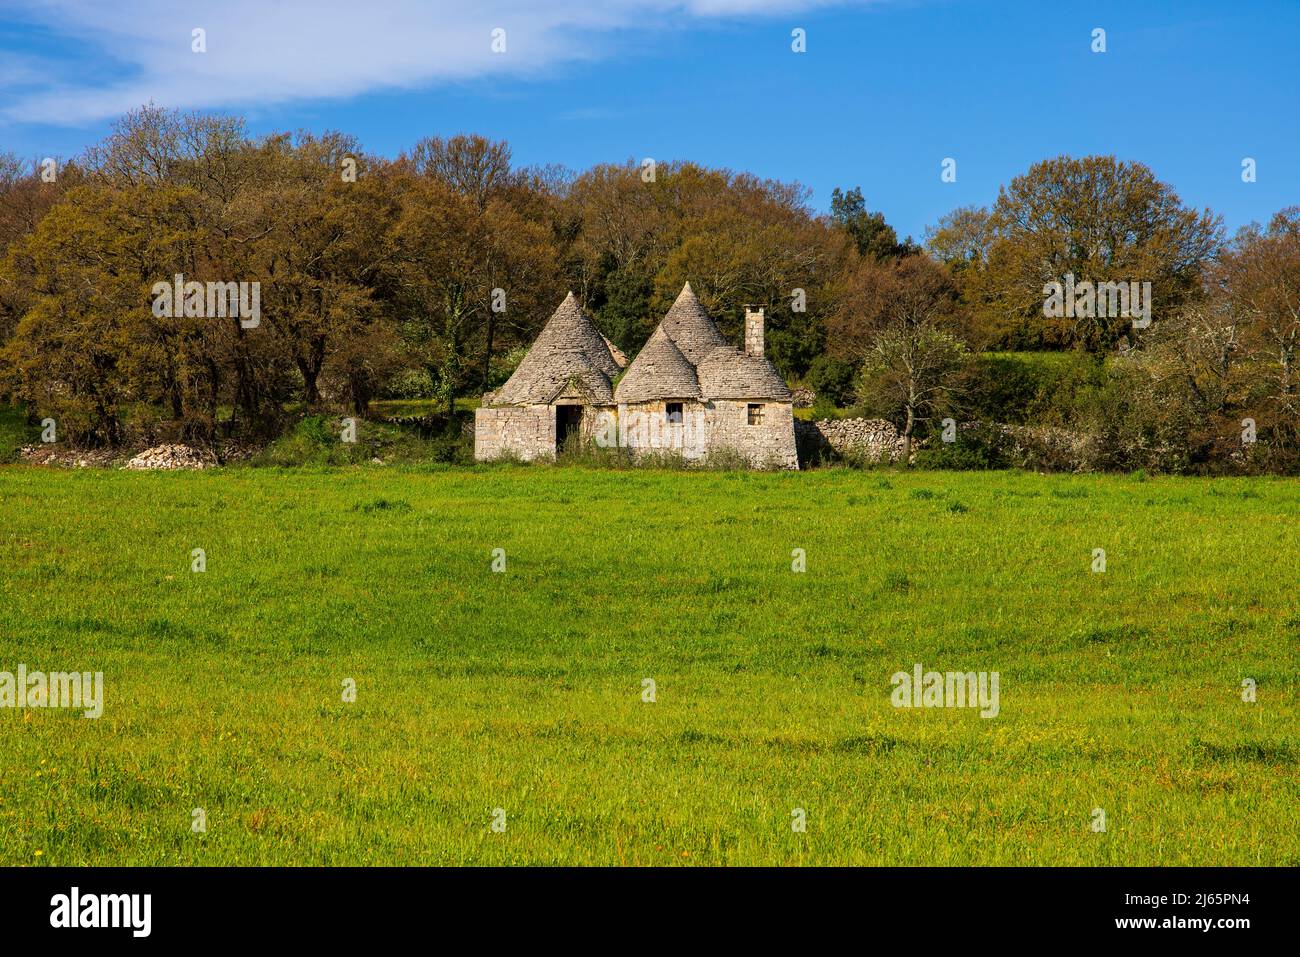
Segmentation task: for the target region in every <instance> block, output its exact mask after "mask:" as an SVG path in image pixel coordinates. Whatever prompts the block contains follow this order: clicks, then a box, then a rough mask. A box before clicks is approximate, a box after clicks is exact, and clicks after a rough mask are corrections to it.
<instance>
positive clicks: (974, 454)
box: [915, 423, 1010, 472]
mask: <svg viewBox="0 0 1300 957" xmlns="http://www.w3.org/2000/svg"><path fill="white" fill-rule="evenodd" d="M915 464H916V465H917V467H918V468H923V469H949V470H951V471H954V472H975V471H983V470H985V469H1004V468H1007V467H1009V465H1010V462H1008V460H1007V438H1006V435H1005V433H1004V432H1002V431H1001V430H1000V429H998V428H996V427H995V426H992V425H988V424H985V423H981V424H979V425H976V426H974V427H970V428H964V429H960V430H959V431H958V432H957V441H955V442H943V441H941V440H940V437H939V436H938V435H933V436H931V438H930V442H929V444H928V445H927V446H926V447H925V448H922V449H918V450H917V453H916V463H915Z"/></svg>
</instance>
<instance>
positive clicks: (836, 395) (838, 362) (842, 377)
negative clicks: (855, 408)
mask: <svg viewBox="0 0 1300 957" xmlns="http://www.w3.org/2000/svg"><path fill="white" fill-rule="evenodd" d="M856 374H857V369H855V368H854V366H853V363H851V362H848V361H846V360H844V359H836V358H833V357H831V356H826V355H821V356H818V357H817V358H816V359H814V360H813V361H812V365H810V366H809V367H808V374H807V375H806V376H804V382H805V383H806V384H807V385H808V388H810V389H812V390H813V392H815V393H817V402H818V403H819V404H820V403H822V402H828V403H829V404H830V405H831V406H833V407H841V408H842V407H843V406H846V405H849V404H851V403H852V402H853V400H854V393H853V379H854V376H855V375H856Z"/></svg>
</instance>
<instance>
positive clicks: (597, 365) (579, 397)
mask: <svg viewBox="0 0 1300 957" xmlns="http://www.w3.org/2000/svg"><path fill="white" fill-rule="evenodd" d="M616 356H617V358H616ZM620 359H622V353H619V352H618V350H616V349H614V347H613V346H612V345H611V344H610V342H609V341H608V340H607V339H605V337H604V336H602V335H601V334H600V330H598V329H597V328H596V325H595V323H593V322H592V321H591V319H590V318H588V316H587V314H586V313H585V312H583V311H582V307H581V306H579V305H578V300H577V299H576V298H574V295H573V293H569V295H568V296H566V297H565V299H564V302H562V303H560V307H559V308H558V309H556V310H555V313H554V314H553V315H552V316H551V318H550V319H548V320H547V322H546V325H545V326H543V327H542V331H541V332H540V333H539V334H538V336H537V340H536V341H535V342H534V343H533V347H532V348H531V349H529V350H528V355H526V356H524V361H523V362H521V363H519V368H517V369H515V372H514V375H512V376H511V377H510V378H509V380H508V381H507V382H506V384H505V385H503V386H502V387H501V388H500V389H498V390H497V391H496V392H489V393H487V394H486V395H484V396H483V403H482V405H481V406H480V407H479V408H478V409H477V410H476V411H475V413H474V457H475V458H476V459H480V460H482V459H495V458H500V457H502V456H514V457H516V458H519V459H522V460H524V461H530V460H532V459H535V458H540V457H547V456H553V455H555V453H556V452H558V451H559V450H560V449H562V448H563V447H564V444H565V443H566V442H567V441H569V440H570V439H571V438H572V437H573V436H574V435H591V434H592V432H593V430H594V429H595V428H596V424H597V416H598V414H599V413H600V411H601V410H605V411H607V412H612V411H613V405H614V387H613V385H612V381H611V380H612V379H613V377H614V376H616V375H618V373H619V372H620V370H621V369H622V368H623V366H624V365H626V359H623V361H622V362H620V361H619V360H620Z"/></svg>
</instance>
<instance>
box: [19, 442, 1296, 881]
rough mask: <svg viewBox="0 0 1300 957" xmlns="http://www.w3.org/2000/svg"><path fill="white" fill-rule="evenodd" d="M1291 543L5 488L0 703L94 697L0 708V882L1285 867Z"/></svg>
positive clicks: (411, 469) (1289, 816) (1123, 479)
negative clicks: (481, 870)
mask: <svg viewBox="0 0 1300 957" xmlns="http://www.w3.org/2000/svg"><path fill="white" fill-rule="evenodd" d="M1298 515H1300V483H1298V482H1296V481H1287V480H1272V479H1220V480H1201V479H1173V478H1159V479H1144V478H1143V477H1141V476H1133V477H1127V476H1101V475H1090V476H1077V477H1076V476H1040V475H1035V474H1019V473H977V474H960V473H943V472H914V473H907V472H899V471H875V472H872V471H867V472H862V471H852V470H847V469H826V470H821V471H816V472H810V473H804V474H758V473H746V472H734V473H733V472H682V471H656V470H632V471H622V472H619V471H604V470H599V469H590V468H581V467H574V468H557V467H545V466H539V467H517V466H500V467H473V468H452V467H417V466H359V467H358V466H349V467H332V468H327V467H320V468H304V469H278V468H227V469H219V470H213V471H208V472H197V473H170V474H167V473H129V472H122V471H116V470H101V469H84V470H77V471H69V470H56V469H42V468H35V467H25V466H6V467H3V468H0V671H3V670H7V671H15V670H16V668H17V666H18V665H19V664H20V663H22V664H25V665H26V666H27V668H28V669H29V670H36V669H40V670H44V671H59V670H83V671H102V672H103V673H104V676H105V685H106V690H105V703H104V714H103V716H102V717H101V718H99V719H97V720H90V719H86V718H84V717H82V716H81V713H80V712H79V711H76V712H68V711H59V710H53V709H44V710H41V709H32V710H20V709H0V755H3V765H4V783H3V787H0V864H6V865H13V864H31V865H46V864H49V865H82V864H97V865H104V864H140V865H166V864H307V865H312V864H352V865H365V864H614V865H617V864H627V865H647V864H688V865H689V864H808V865H821V864H901V865H922V864H949V865H964V864H1009V865H1028V864H1063V865H1082V864H1130V865H1139V864H1173V865H1190V864H1205V865H1208V864H1290V865H1296V864H1300V734H1298V731H1300V696H1298V695H1297V674H1298V669H1297V664H1298V661H1300V655H1298V653H1297V646H1298V643H1300V587H1298V585H1297V580H1298V576H1297V570H1298V557H1300V551H1298V550H1297V522H1296V519H1297V516H1298ZM195 548H201V549H203V550H204V551H205V553H206V561H207V569H206V571H204V572H201V573H196V572H192V571H191V557H190V556H191V551H192V550H193V549H195ZM497 548H500V549H504V550H505V556H506V567H505V570H504V571H503V572H500V573H496V572H493V571H492V567H491V566H492V560H493V555H492V553H493V549H497ZM797 548H800V549H803V550H804V551H805V553H806V562H807V571H806V572H803V573H799V572H795V571H792V568H791V565H792V555H791V553H792V550H793V549H797ZM1095 548H1104V549H1105V551H1106V558H1107V566H1106V570H1105V572H1104V573H1094V572H1093V571H1092V570H1091V565H1092V560H1093V558H1092V556H1093V550H1094V549H1095ZM917 662H919V663H921V664H923V665H924V666H925V668H926V669H927V670H929V669H935V670H941V671H948V670H953V671H956V670H960V671H997V672H999V674H1000V677H1001V682H1000V713H999V715H998V716H997V717H996V718H993V719H983V718H981V717H980V716H979V714H978V712H977V711H976V710H972V709H965V710H963V709H896V708H894V707H892V706H891V703H890V692H891V690H892V689H891V685H890V676H891V675H892V674H893V673H894V672H896V671H911V669H912V667H913V665H914V664H915V663H917ZM1248 677H1249V678H1253V679H1254V680H1255V681H1256V682H1257V686H1258V700H1257V702H1255V703H1253V704H1249V703H1245V702H1243V701H1242V693H1241V685H1242V680H1243V678H1248ZM646 678H651V679H653V680H654V682H655V698H656V700H655V701H654V702H653V703H649V702H645V701H643V700H642V693H643V679H646ZM347 679H352V680H354V681H355V683H356V700H355V701H354V702H347V701H344V700H343V697H344V696H343V693H342V689H343V684H344V682H345V680H347ZM195 808H202V809H203V810H204V812H205V814H206V822H207V830H206V833H195V832H194V831H193V830H192V829H191V820H192V818H191V815H192V811H193V809H195ZM497 808H501V809H503V810H504V812H505V822H506V827H505V830H504V831H494V830H493V827H492V824H493V814H494V809H497ZM796 808H802V809H804V811H805V813H806V821H807V829H806V831H805V832H802V833H801V832H797V831H795V830H794V829H793V828H792V820H793V818H792V812H793V810H794V809H796ZM1095 808H1101V809H1103V810H1104V811H1105V815H1106V830H1105V832H1104V833H1098V832H1095V831H1094V830H1092V827H1091V825H1092V822H1093V820H1094V817H1093V809H1095Z"/></svg>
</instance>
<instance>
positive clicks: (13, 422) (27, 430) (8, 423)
mask: <svg viewBox="0 0 1300 957" xmlns="http://www.w3.org/2000/svg"><path fill="white" fill-rule="evenodd" d="M40 440H41V430H40V427H39V426H33V425H28V424H27V415H26V413H25V412H24V411H23V409H22V408H21V407H18V406H12V405H4V404H0V464H4V463H6V462H15V461H17V459H18V450H19V449H20V448H22V447H23V446H24V445H34V444H36V443H37V442H39V441H40Z"/></svg>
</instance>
